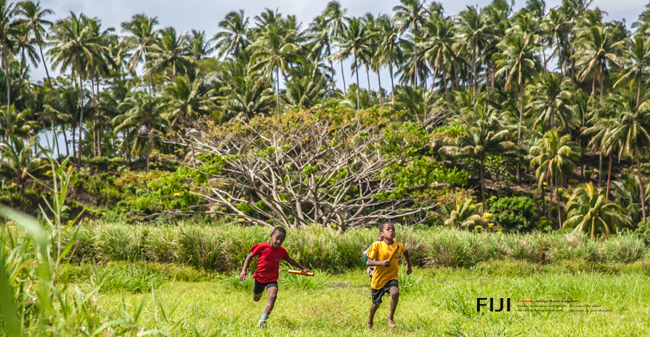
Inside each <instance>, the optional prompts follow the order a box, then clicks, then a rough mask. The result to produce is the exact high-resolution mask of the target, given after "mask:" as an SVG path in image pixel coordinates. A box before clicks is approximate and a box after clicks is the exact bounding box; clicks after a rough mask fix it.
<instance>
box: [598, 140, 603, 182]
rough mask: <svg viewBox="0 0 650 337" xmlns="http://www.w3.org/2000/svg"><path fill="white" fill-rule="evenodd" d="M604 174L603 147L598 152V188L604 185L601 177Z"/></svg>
mask: <svg viewBox="0 0 650 337" xmlns="http://www.w3.org/2000/svg"><path fill="white" fill-rule="evenodd" d="M602 176H603V152H602V149H601V150H600V152H599V153H598V188H600V187H601V186H602V184H601V180H602V179H601V178H602Z"/></svg>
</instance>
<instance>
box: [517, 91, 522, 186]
mask: <svg viewBox="0 0 650 337" xmlns="http://www.w3.org/2000/svg"><path fill="white" fill-rule="evenodd" d="M519 91H520V95H519V98H520V104H519V129H518V131H517V139H518V142H521V122H522V120H523V119H524V82H523V81H522V82H521V85H520V86H519ZM519 171H520V167H519V163H517V177H516V178H517V182H519V181H520V178H521V175H520V172H519Z"/></svg>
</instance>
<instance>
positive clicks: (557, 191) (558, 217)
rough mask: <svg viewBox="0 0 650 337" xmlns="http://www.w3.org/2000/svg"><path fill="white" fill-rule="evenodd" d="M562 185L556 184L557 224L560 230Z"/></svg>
mask: <svg viewBox="0 0 650 337" xmlns="http://www.w3.org/2000/svg"><path fill="white" fill-rule="evenodd" d="M559 191H560V184H558V183H557V181H556V183H555V202H556V203H557V221H558V222H557V223H558V226H559V227H558V229H562V209H561V208H560V192H559Z"/></svg>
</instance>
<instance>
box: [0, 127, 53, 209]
mask: <svg viewBox="0 0 650 337" xmlns="http://www.w3.org/2000/svg"><path fill="white" fill-rule="evenodd" d="M36 142H37V140H36V137H33V138H30V139H29V140H28V141H27V142H25V141H24V140H23V139H22V138H19V137H12V138H11V140H10V141H7V142H3V143H0V151H2V159H3V160H2V161H0V174H1V175H3V176H4V177H6V178H9V179H16V180H18V185H20V195H21V201H20V208H21V210H22V211H23V212H24V211H25V184H26V183H27V181H29V179H30V178H31V177H33V176H35V175H37V174H38V173H40V171H41V170H42V169H43V168H45V167H46V162H45V160H43V159H41V158H39V155H40V151H36V152H35V153H34V152H32V148H33V147H34V144H35V143H36Z"/></svg>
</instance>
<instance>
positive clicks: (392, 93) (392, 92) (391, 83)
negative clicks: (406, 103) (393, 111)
mask: <svg viewBox="0 0 650 337" xmlns="http://www.w3.org/2000/svg"><path fill="white" fill-rule="evenodd" d="M388 71H389V72H390V87H391V89H392V91H391V95H392V96H393V106H395V82H393V63H392V62H390V61H389V62H388Z"/></svg>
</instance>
